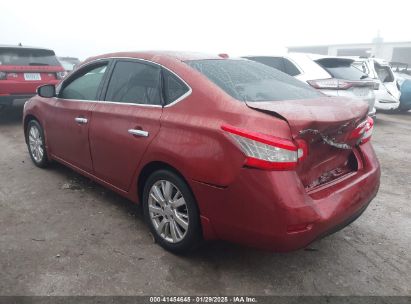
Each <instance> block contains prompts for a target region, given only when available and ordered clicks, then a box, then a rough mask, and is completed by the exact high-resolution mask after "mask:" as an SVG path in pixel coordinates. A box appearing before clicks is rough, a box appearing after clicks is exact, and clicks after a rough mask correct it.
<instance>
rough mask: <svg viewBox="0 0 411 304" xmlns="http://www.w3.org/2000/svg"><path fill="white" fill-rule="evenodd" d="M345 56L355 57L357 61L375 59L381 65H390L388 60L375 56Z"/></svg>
mask: <svg viewBox="0 0 411 304" xmlns="http://www.w3.org/2000/svg"><path fill="white" fill-rule="evenodd" d="M344 58H350V59H354V60H355V61H357V62H360V61H361V62H365V61H375V62H377V63H378V64H379V65H389V63H388V61H387V60H385V59H382V58H374V57H361V56H344Z"/></svg>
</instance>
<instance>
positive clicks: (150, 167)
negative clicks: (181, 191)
mask: <svg viewBox="0 0 411 304" xmlns="http://www.w3.org/2000/svg"><path fill="white" fill-rule="evenodd" d="M164 169H165V170H169V171H171V172H173V173H175V174H177V175H178V176H179V177H181V178H182V179H183V180H184V182H185V183H186V184H187V186H188V188H189V189H190V191H191V193H193V191H192V190H191V187H190V185H189V184H188V183H187V180H186V179H185V178H184V176H183V175H182V174H181V173H180V172H179V171H178V170H177V169H176V168H174V167H173V166H171V165H169V164H167V163H165V162H161V161H153V162H151V163H148V164H146V165H145V166H144V168H143V169H142V170H141V172H140V175H139V177H138V181H137V191H138V198H139V201H140V203H141V202H142V200H143V191H144V185H145V183H146V181H147V179H148V177H149V176H150V175H151V174H152V173H153V172H155V171H158V170H164ZM193 196H194V195H193Z"/></svg>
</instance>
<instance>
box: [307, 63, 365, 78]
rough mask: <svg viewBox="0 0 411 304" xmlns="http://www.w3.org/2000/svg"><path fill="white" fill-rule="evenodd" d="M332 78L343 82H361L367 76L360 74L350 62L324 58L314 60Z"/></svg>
mask: <svg viewBox="0 0 411 304" xmlns="http://www.w3.org/2000/svg"><path fill="white" fill-rule="evenodd" d="M315 62H317V63H318V64H319V65H320V66H322V67H323V68H324V69H325V70H326V71H327V72H328V73H330V75H331V76H332V77H334V78H338V79H345V80H363V79H367V78H368V75H367V74H365V73H363V72H361V71H360V70H359V69H358V67H356V66H355V65H354V62H353V61H352V60H346V59H336V58H324V59H319V60H316V61H315Z"/></svg>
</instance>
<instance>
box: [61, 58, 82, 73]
mask: <svg viewBox="0 0 411 304" xmlns="http://www.w3.org/2000/svg"><path fill="white" fill-rule="evenodd" d="M58 60H59V61H60V63H61V65H62V66H63V68H64V70H65V71H66V74H68V73H70V72H71V71H73V70H74V68H75V67H76V66H77V65H78V64H80V60H79V59H78V58H76V57H58Z"/></svg>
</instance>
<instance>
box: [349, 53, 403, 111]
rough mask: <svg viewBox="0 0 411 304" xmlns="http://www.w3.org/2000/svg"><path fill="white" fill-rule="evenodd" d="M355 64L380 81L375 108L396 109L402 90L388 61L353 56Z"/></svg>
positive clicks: (376, 92)
mask: <svg viewBox="0 0 411 304" xmlns="http://www.w3.org/2000/svg"><path fill="white" fill-rule="evenodd" d="M352 59H354V60H355V62H354V66H356V67H357V68H358V69H360V70H361V71H362V72H364V73H365V74H367V75H369V76H370V77H371V78H372V79H374V80H375V81H378V82H379V84H380V85H379V89H378V90H376V91H375V108H376V109H377V110H396V109H397V108H398V106H399V105H400V95H401V93H400V90H399V89H398V85H397V81H396V79H395V77H394V73H393V72H392V70H391V67H390V65H389V64H388V62H387V61H385V60H383V59H378V58H363V57H352Z"/></svg>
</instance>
